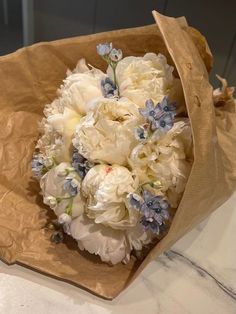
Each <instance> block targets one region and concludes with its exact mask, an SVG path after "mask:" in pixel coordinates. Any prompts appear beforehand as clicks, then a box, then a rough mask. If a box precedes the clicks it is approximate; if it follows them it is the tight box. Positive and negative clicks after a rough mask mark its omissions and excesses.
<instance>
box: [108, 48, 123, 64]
mask: <svg viewBox="0 0 236 314" xmlns="http://www.w3.org/2000/svg"><path fill="white" fill-rule="evenodd" d="M122 57H123V54H122V50H121V49H115V48H113V49H112V50H111V52H110V54H109V58H110V59H111V61H113V62H119V61H120V60H121V59H122Z"/></svg>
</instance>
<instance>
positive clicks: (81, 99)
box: [58, 59, 106, 115]
mask: <svg viewBox="0 0 236 314" xmlns="http://www.w3.org/2000/svg"><path fill="white" fill-rule="evenodd" d="M105 77H106V75H105V74H104V73H103V72H102V71H100V70H98V69H96V68H91V69H89V68H88V67H87V65H86V64H85V61H84V59H82V60H80V61H79V63H78V66H77V68H76V70H75V71H74V72H72V73H70V75H69V76H68V77H67V78H66V79H65V80H64V85H62V86H61V88H60V90H59V91H58V93H59V96H60V102H61V103H62V105H63V106H64V108H65V107H67V108H70V109H72V110H74V111H76V112H77V113H78V114H79V115H85V114H86V113H87V111H88V110H89V103H90V101H92V100H94V99H99V98H101V97H103V93H102V88H101V80H102V79H104V78H105Z"/></svg>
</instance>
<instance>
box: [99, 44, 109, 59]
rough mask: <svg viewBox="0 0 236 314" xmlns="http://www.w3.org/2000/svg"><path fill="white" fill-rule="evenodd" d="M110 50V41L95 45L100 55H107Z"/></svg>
mask: <svg viewBox="0 0 236 314" xmlns="http://www.w3.org/2000/svg"><path fill="white" fill-rule="evenodd" d="M111 50H112V43H104V44H99V45H97V53H98V54H99V55H100V56H102V57H104V56H107V55H109V53H110V52H111Z"/></svg>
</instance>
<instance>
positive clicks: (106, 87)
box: [101, 77, 118, 98]
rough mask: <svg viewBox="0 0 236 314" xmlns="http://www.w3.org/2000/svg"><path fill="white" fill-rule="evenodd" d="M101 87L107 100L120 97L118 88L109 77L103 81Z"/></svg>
mask: <svg viewBox="0 0 236 314" xmlns="http://www.w3.org/2000/svg"><path fill="white" fill-rule="evenodd" d="M101 86H102V90H103V95H104V97H105V98H113V97H117V96H118V90H117V87H116V85H115V84H114V82H113V81H112V80H111V79H110V78H109V77H106V78H105V80H102V81H101Z"/></svg>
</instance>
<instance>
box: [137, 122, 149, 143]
mask: <svg viewBox="0 0 236 314" xmlns="http://www.w3.org/2000/svg"><path fill="white" fill-rule="evenodd" d="M134 135H135V138H136V139H137V140H139V141H144V140H146V139H147V138H148V127H147V125H145V124H144V125H140V126H138V127H137V128H136V129H135V131H134Z"/></svg>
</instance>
